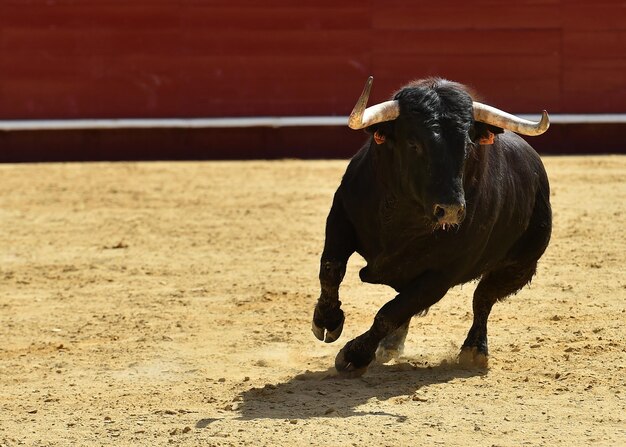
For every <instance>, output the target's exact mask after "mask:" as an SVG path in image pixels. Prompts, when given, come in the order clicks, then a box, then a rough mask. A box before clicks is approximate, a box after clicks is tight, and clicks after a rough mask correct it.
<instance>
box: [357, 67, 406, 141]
mask: <svg viewBox="0 0 626 447" xmlns="http://www.w3.org/2000/svg"><path fill="white" fill-rule="evenodd" d="M373 81H374V77H373V76H370V77H369V78H368V79H367V82H366V83H365V88H364V89H363V93H361V96H360V97H359V100H358V101H357V102H356V105H355V106H354V109H352V113H351V114H350V117H349V118H348V127H350V129H354V130H357V129H364V128H366V127H368V126H371V125H373V124H376V123H382V122H383V121H391V120H395V119H396V118H397V117H398V116H400V105H399V104H398V101H385V102H381V103H380V104H376V105H374V106H371V107H367V100H368V98H369V96H370V90H371V89H372V82H373ZM366 107H367V108H366Z"/></svg>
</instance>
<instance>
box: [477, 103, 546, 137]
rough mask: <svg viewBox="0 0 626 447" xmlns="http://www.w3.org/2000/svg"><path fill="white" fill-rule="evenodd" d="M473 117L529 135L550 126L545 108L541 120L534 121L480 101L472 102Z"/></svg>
mask: <svg viewBox="0 0 626 447" xmlns="http://www.w3.org/2000/svg"><path fill="white" fill-rule="evenodd" d="M474 119H475V120H476V121H480V122H481V123H486V124H491V125H492V126H497V127H501V128H503V129H508V130H511V131H513V132H515V133H519V134H521V135H528V136H531V137H534V136H537V135H541V134H542V133H544V132H545V131H546V130H548V127H550V118H549V117H548V112H546V111H545V110H544V111H543V113H542V114H541V120H540V121H539V122H537V123H536V122H534V121H528V120H525V119H523V118H520V117H518V116H515V115H511V114H510V113H507V112H505V111H503V110H500V109H496V108H495V107H492V106H489V105H487V104H482V103H480V102H474Z"/></svg>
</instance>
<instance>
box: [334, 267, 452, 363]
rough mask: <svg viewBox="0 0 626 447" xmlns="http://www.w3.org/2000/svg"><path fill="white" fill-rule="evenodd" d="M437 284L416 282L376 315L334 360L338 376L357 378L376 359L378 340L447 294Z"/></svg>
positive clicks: (435, 282) (424, 281) (427, 280)
mask: <svg viewBox="0 0 626 447" xmlns="http://www.w3.org/2000/svg"><path fill="white" fill-rule="evenodd" d="M440 284H442V283H441V282H440V281H437V280H433V279H431V278H426V279H424V278H420V279H418V280H416V281H414V282H413V283H411V284H410V285H409V286H408V287H406V288H403V289H402V290H401V291H400V293H399V294H398V295H396V297H395V298H394V299H393V300H391V301H389V302H388V303H386V304H385V305H384V306H383V307H381V309H380V310H379V311H378V313H377V314H376V317H375V318H374V323H373V324H372V326H371V328H370V329H369V330H368V331H366V332H365V333H363V334H361V335H359V336H358V337H357V338H355V339H354V340H351V341H349V342H348V343H347V344H346V345H345V346H344V347H343V349H342V350H341V351H339V354H337V357H336V358H335V368H337V371H339V372H342V373H351V374H353V375H361V374H363V373H364V372H365V371H366V370H367V367H368V365H369V364H370V363H371V362H372V361H373V360H374V358H375V357H376V349H377V348H378V346H379V343H380V342H381V340H383V339H384V338H385V337H387V336H388V335H389V334H391V333H393V332H394V331H396V330H397V329H398V328H400V327H402V326H403V325H405V324H407V323H408V322H409V320H410V319H411V318H412V317H413V316H414V315H416V314H418V313H420V312H424V311H425V310H427V309H428V308H429V307H430V306H432V305H433V304H435V303H436V302H437V301H439V300H440V299H441V298H442V297H443V296H444V295H445V294H446V292H447V287H443V286H440Z"/></svg>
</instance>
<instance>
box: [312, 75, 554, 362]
mask: <svg viewBox="0 0 626 447" xmlns="http://www.w3.org/2000/svg"><path fill="white" fill-rule="evenodd" d="M394 99H395V100H397V101H396V103H397V104H399V115H398V116H397V117H396V118H395V119H394V120H391V121H383V122H378V123H376V124H373V125H370V126H368V127H366V130H367V131H368V132H369V133H370V134H373V136H372V137H370V138H369V140H368V142H367V143H366V144H365V145H364V146H363V147H362V148H361V150H360V151H359V152H358V153H357V154H356V155H355V156H354V157H353V158H352V160H351V162H350V164H349V165H348V168H347V170H346V173H345V175H344V177H343V179H342V181H341V184H340V186H339V188H338V189H337V192H336V193H335V196H334V200H333V204H332V207H331V209H330V213H329V215H328V219H327V222H326V240H325V244H324V251H323V253H322V257H321V265H320V274H319V279H320V284H321V295H320V298H319V300H318V302H317V305H316V306H315V311H314V315H313V332H314V334H315V335H316V337H317V338H319V339H320V340H324V341H326V342H328V343H329V342H333V341H335V340H336V339H337V338H338V337H339V336H340V334H341V331H342V328H343V324H344V313H343V311H342V310H341V301H339V293H338V291H339V286H340V283H341V281H342V279H343V276H344V274H345V271H346V264H347V262H348V258H349V257H350V256H351V255H352V254H353V253H354V252H357V253H359V254H360V255H361V256H362V257H363V258H364V259H365V260H366V261H367V266H366V267H364V268H363V269H362V270H361V272H360V277H361V280H362V281H364V282H368V283H374V284H386V285H388V286H391V287H392V288H393V289H395V290H396V292H397V295H396V296H395V298H393V299H392V300H391V301H389V302H387V303H386V304H385V305H384V306H383V307H382V308H381V309H380V310H379V311H378V313H377V315H376V317H375V318H374V322H373V324H372V326H371V327H370V329H369V330H368V331H366V332H365V333H363V334H362V335H360V336H358V337H356V338H355V339H354V340H351V341H349V342H348V343H347V344H346V345H345V346H344V347H343V349H341V351H340V352H339V354H338V355H337V357H336V359H335V366H336V368H337V370H339V371H341V372H353V373H356V374H359V373H362V372H364V371H365V370H366V368H367V366H368V365H369V364H370V363H371V362H372V361H373V360H374V359H375V358H376V357H378V360H379V361H381V362H385V361H388V360H390V359H391V358H392V357H395V356H397V355H398V354H399V353H400V352H401V350H402V347H403V345H404V339H405V337H406V334H407V331H408V327H409V322H410V319H411V317H413V316H414V315H417V314H421V313H425V312H426V311H427V310H428V308H429V307H430V306H432V305H433V304H435V303H437V302H438V301H439V300H440V299H441V298H442V297H443V296H444V295H445V294H446V292H447V291H448V290H449V289H450V288H451V287H453V286H455V285H458V284H463V283H466V282H468V281H472V280H475V279H478V278H480V281H479V283H478V286H477V287H476V290H475V292H474V297H473V312H474V319H473V324H472V326H471V328H470V330H469V333H468V335H467V338H466V339H465V342H464V343H463V346H462V349H461V354H460V360H461V361H462V362H464V363H470V364H472V363H473V364H476V365H478V366H486V362H487V355H488V351H487V318H488V316H489V313H490V312H491V308H492V306H493V305H494V303H495V302H496V301H498V300H502V299H503V298H505V297H506V296H508V295H511V294H514V293H516V292H518V291H519V290H520V289H521V288H522V287H524V285H526V284H527V283H529V282H530V280H531V278H532V277H533V275H534V274H535V271H536V266H537V260H538V259H539V258H540V257H541V255H542V254H543V252H544V251H545V249H546V247H547V245H548V242H549V240H550V233H551V227H552V218H551V208H550V199H549V196H550V189H549V184H548V178H547V176H546V172H545V170H544V167H543V164H542V162H541V160H540V158H539V156H538V155H537V153H536V152H535V151H534V150H533V148H532V147H531V146H530V145H529V144H528V143H527V142H526V141H525V140H524V139H522V138H521V137H519V136H518V135H516V134H515V133H513V132H509V131H504V132H503V130H502V129H501V128H499V127H496V126H493V125H490V124H485V123H482V122H478V121H476V120H475V119H474V116H473V113H472V98H471V96H470V94H469V93H468V92H467V90H466V89H465V88H464V87H463V86H462V85H460V84H456V83H453V82H449V81H444V80H441V79H429V80H424V81H418V82H415V83H412V84H409V85H408V86H406V87H404V88H403V89H402V90H400V91H399V92H398V93H397V94H396V95H395V97H394Z"/></svg>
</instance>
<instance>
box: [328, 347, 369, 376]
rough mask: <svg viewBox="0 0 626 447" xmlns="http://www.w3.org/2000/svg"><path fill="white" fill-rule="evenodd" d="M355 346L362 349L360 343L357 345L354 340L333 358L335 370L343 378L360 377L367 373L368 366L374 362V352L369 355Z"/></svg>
mask: <svg viewBox="0 0 626 447" xmlns="http://www.w3.org/2000/svg"><path fill="white" fill-rule="evenodd" d="M357 340H358V339H357ZM357 346H359V347H362V345H361V344H360V343H359V344H357V343H355V340H352V341H350V342H348V343H347V344H346V345H345V346H344V347H343V349H342V350H341V351H339V354H337V357H335V368H336V369H337V372H339V373H340V374H341V375H342V376H344V377H345V376H349V377H359V376H362V375H363V374H364V373H365V371H367V367H368V366H369V364H370V363H372V361H374V357H375V355H374V352H372V353H371V354H369V353H367V352H366V351H363V350H360V349H356V347H357Z"/></svg>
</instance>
